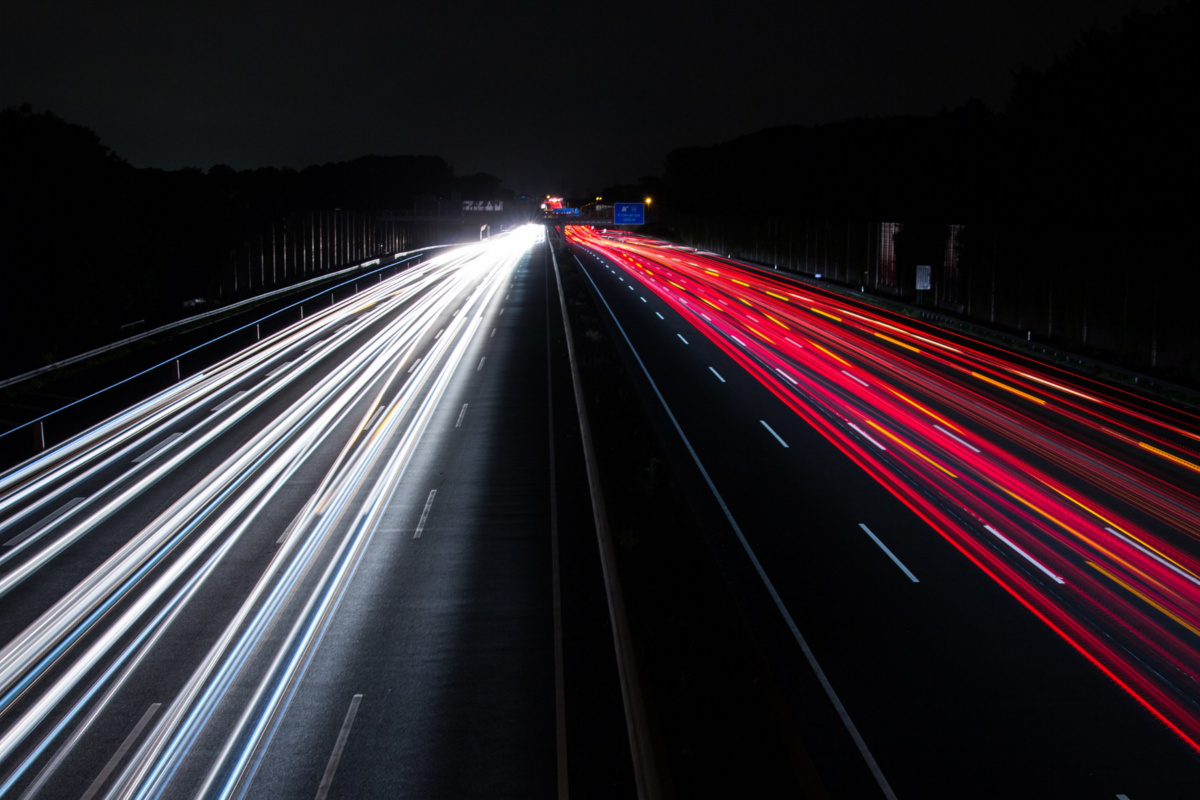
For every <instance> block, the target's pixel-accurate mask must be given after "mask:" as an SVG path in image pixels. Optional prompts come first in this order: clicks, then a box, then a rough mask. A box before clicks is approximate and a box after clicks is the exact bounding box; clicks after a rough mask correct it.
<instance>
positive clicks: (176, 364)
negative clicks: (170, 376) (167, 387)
mask: <svg viewBox="0 0 1200 800" xmlns="http://www.w3.org/2000/svg"><path fill="white" fill-rule="evenodd" d="M175 382H176V383H179V359H178V358H177V359H175Z"/></svg>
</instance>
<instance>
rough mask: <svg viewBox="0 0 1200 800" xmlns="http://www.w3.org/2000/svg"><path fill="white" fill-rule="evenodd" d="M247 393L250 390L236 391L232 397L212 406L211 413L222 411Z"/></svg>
mask: <svg viewBox="0 0 1200 800" xmlns="http://www.w3.org/2000/svg"><path fill="white" fill-rule="evenodd" d="M248 394H250V392H248V391H246V392H238V393H237V394H235V395H234V396H233V397H231V398H229V399H228V400H226V401H225V402H224V403H221V405H219V406H217V407H216V408H214V409H213V413H214V414H215V413H217V412H218V411H224V410H225V409H227V408H229V407H230V406H231V405H233V404H234V403H236V402H237V401H238V400H241V399H242V398H243V397H245V396H246V395H248Z"/></svg>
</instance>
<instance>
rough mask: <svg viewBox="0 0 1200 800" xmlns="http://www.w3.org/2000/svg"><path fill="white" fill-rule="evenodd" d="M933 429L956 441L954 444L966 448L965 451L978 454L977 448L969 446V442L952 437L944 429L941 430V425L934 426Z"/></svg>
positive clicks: (952, 435)
mask: <svg viewBox="0 0 1200 800" xmlns="http://www.w3.org/2000/svg"><path fill="white" fill-rule="evenodd" d="M933 427H935V428H937V429H938V430H939V431H941V432H942V433H944V434H946V435H947V436H949V437H950V438H951V439H953V440H954V441H956V442H958V443H959V444H961V445H962V446H963V447H966V448H967V449H969V450H974V451H975V452H976V453H978V452H979V448H978V447H976V446H975V445H973V444H971V443H970V442H967V441H964V440H962V439H960V438H959V437H957V436H955V435H954V434H953V433H951V432H950V431H948V430H946V429H945V428H943V427H942V426H941V425H934V426H933Z"/></svg>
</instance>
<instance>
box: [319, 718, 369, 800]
mask: <svg viewBox="0 0 1200 800" xmlns="http://www.w3.org/2000/svg"><path fill="white" fill-rule="evenodd" d="M361 702H362V695H361V694H356V695H354V697H352V698H350V708H349V710H347V711H346V718H345V719H344V720H343V721H342V729H341V730H340V731H338V738H337V741H336V742H334V745H333V752H332V753H330V754H329V763H328V764H326V765H325V774H324V775H322V776H321V784H320V785H319V786H318V787H317V795H316V798H315V800H325V798H326V797H328V796H329V787H330V786H332V785H333V776H334V774H335V773H336V772H337V768H338V762H339V761H341V760H342V753H343V752H344V751H345V750H346V740H347V739H349V738H350V728H351V726H352V725H354V718H355V717H356V716H358V706H359V703H361Z"/></svg>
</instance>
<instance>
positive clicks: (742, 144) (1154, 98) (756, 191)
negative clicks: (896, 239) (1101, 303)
mask: <svg viewBox="0 0 1200 800" xmlns="http://www.w3.org/2000/svg"><path fill="white" fill-rule="evenodd" d="M1197 17H1198V6H1197V3H1196V2H1194V0H1183V1H1182V2H1179V3H1178V4H1176V5H1174V6H1171V7H1168V8H1167V9H1165V10H1163V11H1161V12H1158V13H1143V12H1131V13H1130V14H1128V15H1127V16H1126V17H1125V18H1124V20H1123V21H1122V22H1121V23H1120V24H1119V25H1118V26H1116V27H1114V28H1112V29H1100V28H1095V27H1093V28H1091V29H1089V30H1087V31H1085V32H1083V33H1082V34H1081V35H1080V36H1079V37H1078V38H1077V39H1076V40H1075V41H1074V43H1073V44H1072V46H1071V48H1070V49H1069V50H1068V51H1067V52H1066V53H1065V54H1064V55H1062V56H1059V57H1058V58H1056V59H1055V60H1054V62H1053V63H1052V64H1050V65H1049V66H1047V67H1045V68H1040V69H1037V68H1033V67H1030V66H1024V67H1021V68H1020V69H1018V70H1016V71H1015V72H1014V73H1013V86H1012V88H1011V90H1010V94H1009V98H1008V101H1007V103H1006V104H1005V107H1004V108H1003V109H1002V110H999V111H995V110H992V109H990V108H988V107H987V106H986V105H985V104H984V103H983V102H982V101H980V100H978V99H970V100H967V101H965V102H964V103H962V104H961V105H959V106H957V107H954V108H948V109H944V110H943V111H941V112H939V113H938V114H935V115H932V116H918V115H897V116H883V117H859V118H854V119H849V120H845V121H842V122H834V123H828V124H823V125H815V126H801V125H790V126H779V127H773V128H768V129H766V130H762V131H758V132H755V133H751V134H748V135H745V136H741V137H738V138H736V139H733V140H730V141H727V142H722V143H719V144H715V145H711V146H707V147H704V146H690V147H680V148H676V149H675V150H672V151H671V152H670V153H669V154H668V155H667V156H666V159H665V165H664V171H663V174H662V175H661V176H648V177H644V178H642V179H641V181H640V182H639V183H637V184H633V185H616V186H609V187H606V188H605V189H604V190H602V192H601V194H602V195H603V196H605V198H606V199H608V198H612V199H616V200H637V199H640V197H642V196H644V195H646V194H650V195H653V196H654V198H655V202H656V203H659V204H661V205H663V206H666V207H669V208H670V209H672V210H673V211H676V212H681V213H684V214H692V215H695V214H702V215H738V214H759V215H761V214H780V215H782V214H792V215H803V216H811V217H825V218H841V219H863V220H909V221H924V222H935V221H936V222H942V223H969V222H980V221H987V222H1022V223H1048V224H1078V223H1107V222H1114V221H1115V222H1120V223H1142V222H1161V221H1163V220H1168V219H1169V220H1173V219H1179V218H1181V217H1182V216H1183V215H1184V214H1186V213H1188V210H1189V206H1190V205H1191V204H1190V203H1187V202H1186V201H1187V200H1188V199H1190V197H1191V195H1192V192H1193V191H1194V187H1193V184H1194V182H1195V180H1196V177H1197V172H1198V170H1197V155H1196V145H1195V141H1196V140H1197V126H1196V123H1195V121H1194V119H1195V98H1196V86H1195V76H1196V75H1200V48H1198V47H1197V46H1196V45H1195V42H1196V35H1197V33H1198V32H1200V26H1198V25H1197Z"/></svg>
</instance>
